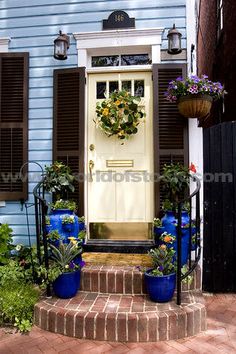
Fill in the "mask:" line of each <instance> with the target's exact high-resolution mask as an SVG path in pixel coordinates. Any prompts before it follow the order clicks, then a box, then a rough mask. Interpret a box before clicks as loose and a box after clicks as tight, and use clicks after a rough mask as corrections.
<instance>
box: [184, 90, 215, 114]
mask: <svg viewBox="0 0 236 354" xmlns="http://www.w3.org/2000/svg"><path fill="white" fill-rule="evenodd" d="M212 102H213V98H212V97H211V96H209V95H202V94H196V95H187V96H183V97H180V98H179V99H178V109H179V112H180V113H181V114H182V115H183V116H184V117H186V118H203V117H205V116H206V115H207V114H208V113H210V110H211V106H212Z"/></svg>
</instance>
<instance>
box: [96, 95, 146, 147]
mask: <svg viewBox="0 0 236 354" xmlns="http://www.w3.org/2000/svg"><path fill="white" fill-rule="evenodd" d="M140 100H141V98H140V97H136V96H131V94H130V93H129V92H128V91H125V90H122V91H114V92H112V93H111V95H110V97H109V98H107V99H105V100H104V101H102V102H97V105H96V114H97V117H96V119H94V122H95V123H96V125H97V126H98V127H99V128H100V129H101V130H102V131H103V132H104V133H105V134H106V135H107V136H108V137H110V136H113V135H114V136H117V138H118V139H121V140H122V139H129V137H130V136H131V135H133V134H137V132H138V128H137V126H138V125H139V123H140V122H143V121H144V118H145V116H146V114H145V112H144V111H143V109H142V108H141V107H140V106H139V102H140Z"/></svg>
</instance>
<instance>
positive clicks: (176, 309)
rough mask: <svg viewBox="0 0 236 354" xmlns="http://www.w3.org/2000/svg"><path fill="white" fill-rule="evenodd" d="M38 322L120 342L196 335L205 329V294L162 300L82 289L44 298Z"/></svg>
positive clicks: (52, 328)
mask: <svg viewBox="0 0 236 354" xmlns="http://www.w3.org/2000/svg"><path fill="white" fill-rule="evenodd" d="M35 324H36V325H37V326H39V327H40V328H42V329H45V330H48V331H51V332H55V333H60V334H64V335H67V336H70V337H76V338H86V339H92V340H102V341H103V340H105V341H106V340H108V341H118V342H155V341H163V340H171V339H172V340H173V339H179V338H184V337H186V336H192V335H195V334H197V333H199V332H201V331H204V330H205V329H206V310H205V305H204V304H203V299H202V296H201V295H200V294H199V293H194V292H191V291H188V292H184V293H182V305H181V306H177V305H176V299H175V298H174V299H173V301H171V302H168V303H165V304H160V303H158V304H157V303H154V302H152V301H150V300H149V298H148V297H147V295H133V296H132V295H121V294H120V295H113V294H101V293H100V294H98V293H92V292H83V291H81V292H79V293H78V294H77V296H76V297H75V298H73V299H68V300H62V299H58V298H52V299H44V300H42V301H41V302H39V303H38V304H37V305H36V306H35Z"/></svg>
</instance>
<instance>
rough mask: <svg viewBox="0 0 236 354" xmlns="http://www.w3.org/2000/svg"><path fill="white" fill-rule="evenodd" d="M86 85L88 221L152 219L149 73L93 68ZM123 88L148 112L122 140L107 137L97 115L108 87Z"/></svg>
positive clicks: (151, 136)
mask: <svg viewBox="0 0 236 354" xmlns="http://www.w3.org/2000/svg"><path fill="white" fill-rule="evenodd" d="M88 85H89V86H88V88H89V91H88V177H89V178H88V222H89V223H120V224H121V223H150V222H152V220H153V216H154V192H153V182H152V181H150V180H151V179H152V178H151V177H152V174H153V116H152V77H151V73H150V72H130V73H106V74H90V75H89V80H88ZM122 88H125V89H128V90H130V91H131V94H132V95H139V96H140V97H141V102H140V105H141V106H143V108H144V110H145V113H146V117H145V122H144V123H140V124H139V126H138V133H137V134H136V135H133V136H131V138H130V139H129V140H122V141H121V140H119V139H117V137H115V136H113V137H107V136H106V135H105V134H104V133H103V132H102V131H101V130H100V129H99V128H97V127H96V126H95V123H94V121H93V120H94V118H95V117H96V112H95V110H96V102H98V101H99V100H104V98H105V97H104V92H106V94H107V93H111V92H112V91H113V90H117V89H119V90H120V89H122ZM123 142H124V144H123V145H122V143H123ZM89 167H90V168H89ZM91 174H92V176H91Z"/></svg>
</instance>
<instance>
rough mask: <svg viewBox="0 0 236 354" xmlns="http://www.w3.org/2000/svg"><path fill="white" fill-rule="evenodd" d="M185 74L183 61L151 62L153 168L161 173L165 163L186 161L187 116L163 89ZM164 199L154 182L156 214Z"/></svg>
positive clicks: (157, 184) (183, 162)
mask: <svg viewBox="0 0 236 354" xmlns="http://www.w3.org/2000/svg"><path fill="white" fill-rule="evenodd" d="M178 76H182V77H185V76H186V65H185V64H154V65H153V94H154V169H155V173H157V174H160V173H161V171H162V169H163V166H164V164H169V163H171V162H173V163H176V162H179V163H181V164H188V141H187V123H188V122H187V120H186V119H184V118H183V117H182V116H181V115H180V114H179V111H178V107H177V105H176V104H174V103H170V102H168V101H167V100H166V99H165V96H164V93H165V92H166V90H167V87H168V84H169V82H170V81H171V80H175V79H176V78H177V77H178ZM167 150H168V154H167V153H166V152H167ZM162 202H163V191H162V190H161V188H160V184H159V183H156V184H155V213H156V215H159V211H160V205H161V203H162Z"/></svg>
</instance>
